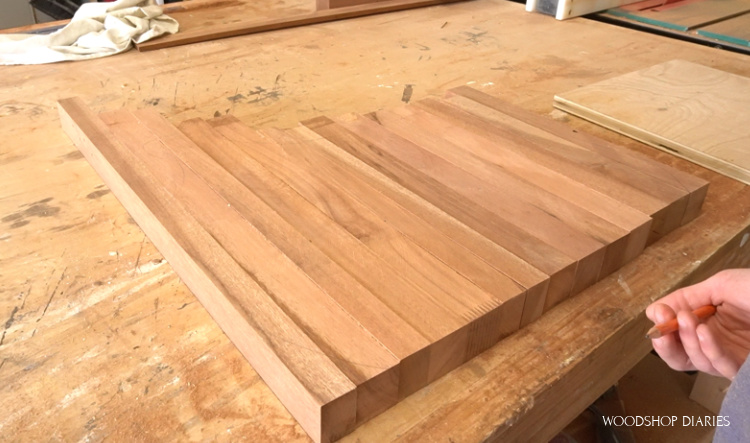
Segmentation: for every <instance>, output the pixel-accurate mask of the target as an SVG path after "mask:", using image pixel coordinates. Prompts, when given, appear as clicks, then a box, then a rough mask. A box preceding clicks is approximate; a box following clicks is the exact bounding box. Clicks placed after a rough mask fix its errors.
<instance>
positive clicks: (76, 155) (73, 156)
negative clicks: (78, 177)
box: [60, 149, 83, 160]
mask: <svg viewBox="0 0 750 443" xmlns="http://www.w3.org/2000/svg"><path fill="white" fill-rule="evenodd" d="M60 158H62V159H63V160H80V159H82V158H83V154H82V153H81V151H79V150H78V149H76V150H73V151H70V152H68V153H67V154H64V155H61V156H60Z"/></svg>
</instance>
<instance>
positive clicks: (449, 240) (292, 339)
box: [60, 89, 705, 441]
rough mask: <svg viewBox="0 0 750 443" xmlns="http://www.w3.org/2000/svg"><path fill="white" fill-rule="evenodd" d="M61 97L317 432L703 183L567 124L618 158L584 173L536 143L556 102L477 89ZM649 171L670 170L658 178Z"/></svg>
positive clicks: (574, 284)
mask: <svg viewBox="0 0 750 443" xmlns="http://www.w3.org/2000/svg"><path fill="white" fill-rule="evenodd" d="M462 94H463V95H462ZM469 97H473V99H472V98H469ZM459 98H460V99H459ZM481 102H485V104H482V103H481ZM488 104H489V105H493V106H494V107H492V106H487V105H488ZM60 106H61V117H62V121H63V127H64V129H65V130H66V132H67V133H68V134H69V136H70V137H71V138H72V139H73V140H74V142H75V143H76V145H77V146H78V147H79V149H80V150H81V151H82V152H83V153H84V155H85V156H86V158H87V159H88V160H89V162H90V163H91V164H92V166H94V168H95V169H96V170H97V171H98V172H99V174H100V175H101V176H102V178H103V179H104V180H105V181H106V182H107V184H108V185H109V186H110V188H111V189H112V190H113V192H114V193H115V195H116V196H117V197H118V199H119V200H120V201H121V202H122V204H123V205H124V206H125V207H126V208H127V209H128V211H130V212H131V214H132V215H133V217H134V219H135V220H136V221H137V222H138V223H139V225H140V226H141V227H142V228H143V229H144V231H145V232H146V234H147V235H149V237H150V238H152V240H153V241H154V243H155V244H156V245H157V247H158V248H159V250H160V251H161V252H162V253H163V254H164V256H165V257H166V258H167V260H168V261H169V262H170V263H171V264H172V266H173V267H174V268H175V270H176V271H177V272H178V274H179V275H180V276H181V277H182V278H183V280H185V282H186V283H187V284H188V286H189V287H190V288H191V289H192V290H193V291H194V292H195V294H196V296H197V297H198V298H199V300H200V301H201V302H202V303H203V305H204V306H205V307H206V309H207V310H208V312H209V313H210V314H211V315H212V316H213V317H214V319H215V320H216V321H217V323H219V325H220V326H221V327H222V329H223V330H224V331H225V332H226V334H227V335H228V336H229V337H230V338H231V339H232V341H233V342H234V343H235V344H236V345H237V347H238V348H239V349H240V350H241V351H242V352H243V354H244V355H245V356H246V357H247V359H248V360H249V361H250V362H251V363H252V365H253V367H254V368H255V369H256V370H257V372H258V373H259V374H260V375H261V377H263V379H264V380H265V381H266V382H267V383H268V385H269V386H270V387H271V389H272V390H273V391H274V392H275V393H276V395H277V396H278V397H279V399H280V400H281V401H282V402H283V403H284V405H285V406H286V407H287V408H288V409H289V411H290V412H291V413H292V414H293V415H294V417H295V418H297V420H298V421H299V422H300V424H301V425H302V427H303V428H304V429H305V430H306V431H307V432H308V433H309V434H310V436H311V437H312V438H313V439H314V440H315V441H330V440H333V439H336V438H338V437H341V436H342V435H345V434H346V433H348V432H351V431H352V430H353V429H354V428H355V427H356V426H358V425H359V424H361V423H363V422H365V421H367V420H369V419H370V418H372V417H374V416H375V415H377V414H379V413H381V412H383V411H384V410H385V409H387V408H388V407H390V406H392V405H394V404H395V403H397V402H398V401H399V400H400V399H402V398H404V397H405V396H407V395H409V394H411V393H413V392H415V391H416V390H418V389H420V388H422V387H424V386H425V385H427V384H428V383H430V382H432V381H434V380H436V379H437V378H439V377H441V376H442V375H444V374H446V373H447V372H448V371H450V370H452V369H454V368H456V367H458V366H459V365H461V364H462V363H464V362H466V361H467V360H468V359H470V358H472V357H474V356H476V355H478V354H479V353H481V352H483V351H484V350H486V349H487V348H489V347H490V346H492V345H493V344H495V343H497V342H498V341H499V340H501V339H503V338H504V337H505V336H507V335H509V334H511V333H513V332H514V331H516V330H518V329H519V328H520V327H522V326H524V325H526V324H528V323H530V322H532V321H534V320H535V319H537V318H538V317H539V316H540V315H542V314H543V313H544V311H546V310H548V309H550V308H552V307H553V306H554V305H555V304H557V303H559V302H560V301H562V300H564V299H565V298H567V297H569V296H571V295H572V294H575V293H576V292H578V291H580V290H582V289H583V288H585V287H587V286H589V285H591V284H593V283H594V282H596V281H598V280H600V279H601V278H603V277H604V276H606V275H607V274H609V273H611V272H613V271H615V270H617V269H618V268H619V267H621V266H622V265H624V264H625V263H627V262H628V261H630V260H632V259H633V258H634V257H635V256H636V255H638V254H639V253H640V252H641V251H642V250H643V248H644V247H645V246H646V244H647V241H648V240H649V239H650V238H651V237H652V235H651V232H652V226H653V225H654V218H653V217H652V214H649V213H646V212H643V211H641V210H640V209H639V208H637V207H634V205H632V204H629V203H628V201H627V200H628V198H632V199H633V201H636V200H638V199H636V198H633V197H632V195H637V196H638V197H642V198H646V197H648V198H650V204H651V205H652V208H651V209H653V212H654V213H655V214H672V215H673V219H670V222H669V223H662V227H665V226H672V227H677V226H679V225H680V224H681V223H682V222H684V221H687V220H689V219H690V218H691V217H692V216H686V215H685V213H686V211H687V208H688V206H689V204H688V202H689V201H690V197H691V196H695V195H696V194H697V192H695V189H703V188H704V187H705V186H702V185H704V184H703V183H697V182H695V181H694V180H692V181H691V180H689V179H685V178H684V177H683V178H684V179H685V180H684V182H685V183H687V185H684V186H683V188H679V186H677V185H676V184H674V183H672V185H671V188H670V186H665V185H664V180H665V179H663V178H662V179H661V180H662V181H661V182H660V181H659V180H657V179H656V175H657V174H656V173H654V171H656V170H660V166H658V164H656V163H653V162H650V161H648V160H645V159H643V158H638V157H637V156H634V155H632V154H630V153H628V152H626V151H623V150H622V149H616V150H617V151H618V153H607V152H605V151H602V152H601V153H597V152H596V148H593V147H591V146H589V147H586V146H585V145H586V144H587V143H594V145H595V144H596V143H595V141H592V140H589V139H585V140H583V141H582V145H584V146H583V147H582V146H579V145H578V144H576V143H575V142H573V141H570V140H566V139H564V138H562V137H558V138H559V139H561V140H564V141H565V143H567V144H565V143H563V142H562V141H558V144H559V145H560V146H563V145H564V146H566V149H567V151H566V152H567V153H568V154H571V153H574V152H576V151H575V150H576V149H577V150H578V151H579V152H578V156H577V159H576V162H577V161H578V160H585V161H589V162H599V164H610V163H611V164H616V167H615V166H612V167H611V168H610V169H611V170H618V169H617V168H620V169H623V170H626V171H625V172H623V173H622V174H621V175H622V176H621V177H619V178H615V179H609V180H605V179H604V178H602V177H604V176H606V175H607V174H601V177H600V176H598V175H597V176H595V177H599V180H598V181H597V180H596V179H592V178H591V177H590V176H588V175H577V174H576V173H575V171H578V170H579V169H581V168H580V167H579V166H577V163H576V162H568V163H566V162H560V161H558V160H557V159H554V158H553V157H552V155H551V153H550V152H548V151H544V149H542V148H541V145H546V144H548V143H546V142H545V143H540V142H538V140H537V137H539V134H540V133H547V132H546V130H545V129H543V127H544V126H545V125H546V124H547V123H549V121H548V120H545V119H543V120H542V121H536V120H534V119H531V120H533V121H534V123H533V124H531V123H525V122H524V121H523V118H524V117H523V115H524V114H522V113H520V114H518V115H517V116H513V113H514V112H515V111H514V110H513V109H514V108H507V109H506V108H503V106H501V105H500V104H498V103H495V102H494V101H493V100H492V98H491V97H488V96H484V95H483V94H481V93H478V92H474V91H473V90H460V89H459V90H457V91H456V92H455V93H454V96H453V97H451V98H450V99H448V100H435V99H427V100H423V101H420V102H418V103H417V104H416V106H409V107H402V108H396V109H393V110H382V111H378V112H374V113H371V114H368V115H354V114H353V115H344V116H339V117H336V118H328V117H319V118H316V119H313V120H311V121H307V122H304V126H300V127H298V128H294V129H290V130H280V129H265V130H262V131H256V130H253V129H251V128H250V127H248V126H246V125H244V124H243V123H242V122H240V121H239V120H237V119H235V118H233V117H231V116H225V117H221V118H216V119H213V120H209V121H204V120H200V119H193V120H187V121H185V122H183V123H182V124H181V125H179V129H178V128H176V127H174V126H172V125H171V124H170V123H169V122H167V121H166V120H165V119H164V118H163V117H162V116H161V115H159V114H158V113H156V112H153V111H147V110H142V111H135V112H130V111H128V110H118V111H114V112H108V113H103V114H100V115H95V114H94V113H92V112H91V111H90V110H88V109H87V108H86V107H85V106H84V105H83V104H82V103H81V101H80V100H78V99H69V100H63V101H62V102H61V103H60ZM496 108H501V109H504V111H500V110H498V109H496ZM509 110H510V111H509ZM505 111H509V112H505ZM487 115H489V116H490V117H491V118H486V116H487ZM501 115H502V116H504V117H501ZM518 116H521V117H520V118H519V117H518ZM526 117H528V116H526ZM503 119H510V126H509V127H511V128H515V129H513V130H515V131H520V132H513V131H511V130H509V129H508V127H507V125H506V123H504V122H503ZM545 137H546V138H549V139H554V138H555V137H557V136H555V135H553V134H551V133H547V135H546V136H545ZM545 137H542V138H543V139H544V138H545ZM581 153H583V154H581ZM608 155H609V156H610V157H614V158H617V159H618V160H617V162H614V161H612V160H608V158H609V157H608ZM550 159H552V160H550ZM639 163H640V164H641V165H642V166H643V169H644V170H646V171H648V172H646V173H644V174H641V175H638V174H635V172H636V168H634V167H632V166H633V165H635V164H639ZM629 167H630V168H631V169H630V170H628V168H629ZM571 171H573V172H571ZM626 172H629V173H632V174H633V177H636V178H637V179H639V180H641V181H645V182H646V183H645V184H643V183H641V184H639V185H638V186H637V187H634V186H631V184H629V183H628V181H627V180H626V179H625V176H626V175H627V174H626ZM667 176H671V177H679V174H675V175H671V174H667ZM666 180H667V181H669V180H670V179H666ZM657 184H661V187H668V188H670V190H668V191H666V192H649V190H652V191H656V190H657V189H660V186H657ZM685 187H687V188H691V189H692V188H695V189H694V190H693V192H691V191H689V190H686V189H684V188H685ZM627 196H630V197H627ZM648 198H646V199H647V200H648ZM699 203H700V202H698V207H699V206H700V204H699ZM695 213H696V214H697V211H696V212H695ZM675 214H679V217H678V216H677V215H675Z"/></svg>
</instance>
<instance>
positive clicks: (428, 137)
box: [372, 106, 651, 307]
mask: <svg viewBox="0 0 750 443" xmlns="http://www.w3.org/2000/svg"><path fill="white" fill-rule="evenodd" d="M372 115H373V118H375V120H376V121H377V122H378V123H380V124H381V125H383V126H384V127H386V128H388V129H389V130H391V131H393V132H394V133H396V134H398V135H400V136H402V137H404V138H406V139H408V140H410V141H412V142H414V143H419V144H420V145H421V146H423V147H425V148H428V149H429V150H431V151H432V152H434V153H436V154H438V155H440V156H441V157H443V158H444V159H446V160H449V161H451V162H452V163H454V164H456V165H458V166H459V167H461V168H463V169H465V170H466V171H468V172H470V173H472V174H474V175H475V176H477V177H478V178H481V179H483V180H486V181H495V182H499V181H502V182H503V183H505V184H504V187H507V188H506V189H513V190H514V194H515V195H517V196H518V197H521V198H523V199H525V200H527V201H529V202H532V203H533V204H535V205H537V206H538V207H541V208H545V210H547V211H550V212H551V213H553V214H554V215H555V216H556V217H558V218H560V220H563V221H565V222H566V223H567V224H569V225H570V226H573V227H575V228H576V229H578V230H580V231H582V232H587V233H588V234H589V235H591V236H593V237H594V238H601V239H602V240H603V241H605V242H606V243H608V244H609V247H608V250H607V256H605V260H604V264H603V267H602V271H601V273H600V276H599V278H601V277H603V276H605V275H608V274H610V273H611V272H613V271H615V270H616V269H618V268H620V267H621V266H622V265H624V264H625V263H627V262H628V261H630V260H632V259H633V258H634V257H635V256H637V255H638V254H640V253H641V251H643V248H644V247H645V246H646V241H647V239H648V235H649V232H650V224H651V218H650V217H648V216H647V215H645V214H643V213H641V212H638V211H635V210H633V209H631V208H629V207H627V206H624V205H622V204H621V203H619V202H617V201H616V200H614V199H612V198H609V197H608V196H606V195H604V194H601V193H599V192H597V191H595V190H593V189H590V188H587V187H586V186H585V185H582V184H581V183H579V182H577V181H574V180H571V179H569V178H568V177H566V176H564V175H562V174H559V173H557V172H556V171H554V170H551V169H548V168H545V167H543V166H541V165H539V164H537V163H534V162H533V161H531V160H529V159H528V158H527V157H524V156H523V155H520V154H518V153H517V152H516V149H515V143H513V142H512V141H511V140H503V141H502V142H499V141H491V140H489V139H487V138H484V137H481V136H478V135H476V134H475V133H473V132H470V131H467V130H465V129H463V128H461V127H459V126H457V125H456V124H455V122H453V121H450V120H446V119H442V118H439V117H437V116H434V115H432V114H429V113H427V112H425V111H423V110H421V109H419V108H415V107H411V106H410V107H401V108H397V109H394V110H392V111H378V112H376V113H373V114H372ZM550 303H554V302H550ZM548 307H551V306H550V305H549V304H548Z"/></svg>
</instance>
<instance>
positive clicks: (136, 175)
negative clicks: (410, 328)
mask: <svg viewBox="0 0 750 443" xmlns="http://www.w3.org/2000/svg"><path fill="white" fill-rule="evenodd" d="M60 117H61V122H62V125H63V129H64V130H65V132H66V133H67V134H68V136H69V137H70V138H71V139H72V140H73V141H74V143H75V144H76V146H77V147H78V148H79V149H80V150H81V152H82V153H83V154H84V156H85V157H86V158H87V160H88V161H89V162H90V163H91V165H92V166H93V167H94V168H95V169H96V170H97V172H98V173H99V174H100V175H101V177H102V178H103V179H104V180H105V182H106V183H107V185H108V186H109V188H110V189H111V190H112V192H113V193H114V194H115V195H116V196H117V198H118V199H119V200H120V201H121V202H122V203H123V204H124V205H126V206H127V208H128V210H129V212H130V214H131V215H132V216H133V218H134V219H135V220H136V221H137V222H138V223H139V225H140V226H141V228H142V229H143V230H144V232H146V234H147V235H149V238H150V239H151V240H152V241H153V242H154V243H155V244H156V246H157V247H158V248H159V249H160V251H162V252H163V253H165V254H164V255H165V256H166V257H168V260H169V263H170V264H171V265H172V266H173V267H174V269H175V270H176V271H177V272H178V273H179V274H180V276H181V277H182V278H183V280H184V281H185V283H186V284H187V285H188V287H190V289H191V290H192V291H193V292H194V293H195V294H196V295H197V296H198V297H199V300H200V301H201V303H202V304H203V305H204V306H205V307H206V310H207V311H209V313H210V314H211V315H212V316H213V317H214V318H215V319H216V320H217V322H218V323H219V324H220V325H221V326H222V328H223V330H224V331H225V333H226V334H227V335H228V336H229V337H230V338H231V339H232V341H233V342H234V343H235V345H236V346H237V347H238V349H239V350H240V351H242V353H243V355H245V357H246V358H247V359H248V360H249V361H250V362H251V363H252V364H253V367H254V368H255V369H256V371H257V372H258V373H259V374H260V375H261V377H263V379H264V380H265V381H266V383H267V384H268V385H269V387H270V388H271V389H272V390H273V391H274V393H275V394H276V395H277V396H278V397H279V399H281V401H282V402H284V404H285V405H286V406H287V408H288V409H289V411H290V412H291V413H292V414H293V415H294V416H295V418H297V420H298V421H299V423H300V425H301V426H302V427H303V428H304V429H305V430H306V431H307V432H308V433H309V434H310V436H312V437H313V439H314V440H316V441H330V440H332V439H335V438H337V437H340V436H341V435H344V434H345V433H347V432H348V431H350V430H351V429H352V427H353V426H354V424H355V421H356V392H355V386H354V384H353V383H352V382H351V381H350V380H349V379H348V378H347V377H346V376H345V375H344V374H343V373H342V372H341V370H340V369H339V368H338V367H337V366H336V365H335V364H334V363H333V362H332V361H331V359H330V358H328V357H327V356H326V355H325V353H324V352H323V351H322V350H321V349H320V348H318V346H317V345H316V344H315V343H314V342H313V341H312V340H311V339H310V338H309V337H308V336H307V335H306V333H305V332H304V331H303V330H302V329H301V328H300V327H299V326H297V324H296V323H295V322H294V321H293V320H292V319H291V318H289V317H288V316H287V315H286V313H285V312H284V311H283V310H282V309H281V308H280V307H279V306H278V305H276V304H275V303H274V302H273V300H272V299H271V298H270V297H269V295H268V294H267V293H266V292H265V290H263V288H262V287H260V286H259V285H258V284H257V283H256V282H255V281H254V280H253V279H252V278H251V277H250V276H249V275H248V274H247V273H246V272H245V271H244V270H243V269H242V267H241V266H240V265H239V264H238V263H237V262H236V261H235V260H234V259H233V258H232V257H231V256H229V254H228V253H227V252H226V251H225V250H224V248H223V247H222V246H221V245H220V244H219V243H218V242H217V241H216V240H215V239H214V238H213V237H212V236H211V235H210V234H209V233H208V232H206V231H205V230H204V229H203V227H202V226H201V224H200V223H198V221H197V220H195V219H194V218H193V217H192V216H191V215H190V213H189V212H188V211H187V210H185V209H184V208H183V207H182V205H181V204H180V203H179V202H178V201H177V200H176V199H175V198H174V197H173V196H172V195H170V194H169V193H168V192H167V191H166V190H165V189H164V188H162V186H161V184H160V182H159V180H158V179H157V178H156V177H154V176H153V175H152V174H151V173H150V172H149V171H148V169H147V168H146V166H145V165H144V164H143V163H142V162H141V160H140V159H138V158H137V157H136V156H135V155H134V154H133V153H132V152H130V150H128V149H126V148H124V147H123V146H122V145H121V144H120V143H119V142H118V141H117V139H116V138H115V137H114V136H113V134H112V133H111V131H110V130H109V128H108V127H107V126H106V125H105V124H104V123H103V122H101V121H100V120H99V119H98V117H97V116H96V115H94V114H93V113H92V112H91V111H90V110H89V109H88V108H86V106H85V105H84V104H83V103H82V101H81V100H80V99H66V100H61V101H60ZM250 306H252V309H249V307H250Z"/></svg>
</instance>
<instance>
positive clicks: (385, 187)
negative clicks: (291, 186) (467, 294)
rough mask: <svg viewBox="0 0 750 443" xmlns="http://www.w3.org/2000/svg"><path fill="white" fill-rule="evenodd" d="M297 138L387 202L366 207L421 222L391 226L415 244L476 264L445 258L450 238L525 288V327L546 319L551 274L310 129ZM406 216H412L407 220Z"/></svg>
mask: <svg viewBox="0 0 750 443" xmlns="http://www.w3.org/2000/svg"><path fill="white" fill-rule="evenodd" d="M294 133H295V134H297V135H299V136H300V137H302V138H304V139H305V140H307V141H309V142H310V143H312V144H313V145H314V146H315V148H311V149H308V150H306V151H305V152H304V153H302V155H303V157H304V158H306V159H308V158H310V160H309V161H310V162H316V164H318V163H317V162H322V164H323V165H326V167H328V168H335V171H336V172H337V173H341V174H342V179H345V180H346V183H347V184H348V186H351V187H352V189H356V194H357V195H358V196H359V195H362V194H367V195H368V196H370V195H371V191H369V190H366V188H362V187H360V186H358V185H359V183H360V182H361V183H363V184H365V185H366V186H367V187H369V188H370V189H373V190H376V191H377V192H378V193H379V194H382V195H383V197H385V200H383V199H379V198H377V197H376V196H372V198H368V199H367V200H366V203H367V204H368V205H369V206H370V207H372V208H373V209H375V208H381V205H389V207H391V206H392V204H394V203H395V204H396V205H398V207H399V208H403V209H404V210H406V211H408V213H409V214H411V215H413V216H414V217H416V219H415V218H414V217H409V222H410V223H414V226H416V227H412V226H411V224H407V223H406V222H404V221H403V220H402V218H401V217H393V216H392V217H390V218H389V222H390V223H392V224H394V225H396V226H398V228H399V229H401V230H402V232H405V233H407V235H409V236H411V237H412V238H414V239H416V241H420V245H422V246H423V247H425V248H427V249H429V250H430V251H431V252H432V253H434V254H435V255H436V256H439V257H441V259H442V260H445V261H446V263H448V262H450V263H451V265H452V266H454V267H455V268H456V269H465V266H466V264H468V263H473V262H474V260H473V259H471V257H466V256H465V254H464V253H463V252H462V251H456V250H455V249H453V248H451V251H450V254H449V255H450V256H449V257H446V254H445V253H442V252H441V251H440V249H439V248H440V247H441V244H442V242H441V239H442V237H445V238H447V239H449V240H450V241H451V242H452V243H453V244H457V245H460V246H462V247H463V248H466V249H467V250H469V251H470V252H471V253H472V254H475V255H476V256H477V257H479V258H480V259H481V260H482V261H483V262H485V263H487V264H488V265H490V266H491V267H492V268H494V269H495V270H497V271H498V272H501V273H503V274H505V275H507V276H508V277H510V278H511V279H512V280H513V281H515V282H516V283H518V284H519V285H520V286H522V287H524V288H526V290H527V295H526V302H525V304H524V315H523V319H525V320H522V324H526V323H528V322H530V321H532V320H533V319H536V318H537V317H538V316H539V315H541V313H542V309H543V307H544V302H545V298H546V296H547V294H548V289H549V287H550V285H549V278H548V276H547V275H545V274H544V273H542V272H541V271H539V270H538V269H536V268H534V267H532V266H531V265H529V264H528V263H527V262H526V261H524V260H522V259H521V258H519V257H518V256H516V255H514V254H512V253H511V252H509V251H508V250H506V249H503V248H501V247H500V246H498V245H497V244H495V243H493V242H491V241H489V240H488V239H487V238H486V237H484V236H482V235H480V234H479V233H477V232H476V231H474V230H472V229H470V228H469V227H468V226H466V225H463V224H462V223H461V222H459V221H458V220H456V219H455V218H453V217H451V216H449V215H448V214H446V213H445V212H443V211H441V210H440V209H439V208H437V207H435V206H433V205H432V204H430V203H429V202H427V201H425V200H423V199H422V198H420V197H418V196H417V195H415V194H413V193H412V192H411V191H409V190H408V189H406V188H404V187H402V186H400V185H398V184H397V183H395V182H393V181H391V180H388V179H385V178H384V176H383V175H381V174H380V173H378V172H377V171H375V170H374V169H372V168H370V167H369V166H367V165H366V164H365V163H363V162H361V161H360V160H358V159H357V158H356V157H353V156H351V155H349V154H347V153H346V152H345V151H343V150H341V149H340V148H339V147H337V146H336V145H335V144H333V143H331V142H330V141H328V140H327V139H325V138H323V137H321V136H320V135H318V134H317V133H315V132H313V131H311V130H310V129H308V128H306V127H299V128H297V129H295V130H294ZM321 167H322V166H321ZM326 170H328V169H326ZM389 202H393V203H389ZM378 210H380V209H378ZM394 212H395V211H394ZM403 217H408V216H407V215H404V216H403ZM446 248H448V246H446ZM455 260H460V261H461V262H462V264H453V263H455ZM462 272H465V275H472V277H471V278H472V280H473V281H475V282H477V284H479V285H486V284H489V285H492V284H493V283H491V280H485V279H487V277H484V276H481V275H480V276H477V275H476V273H475V271H469V270H465V271H462ZM571 285H572V283H566V284H564V285H563V288H565V290H563V289H559V290H558V289H556V288H553V289H552V290H551V292H552V293H555V294H557V293H558V292H560V293H565V294H567V293H569V292H570V286H571ZM483 287H484V286H483Z"/></svg>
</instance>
